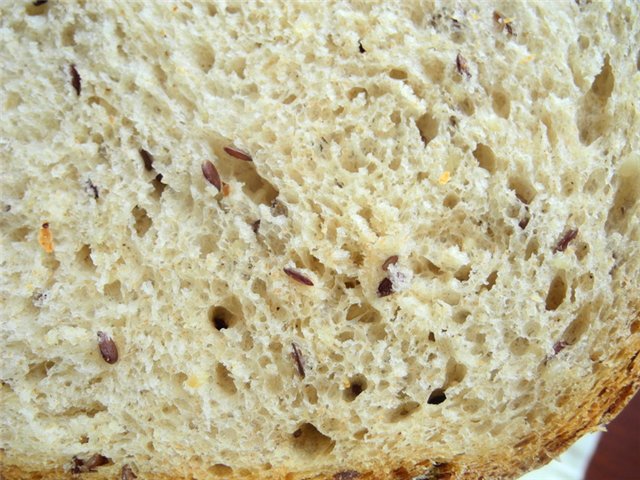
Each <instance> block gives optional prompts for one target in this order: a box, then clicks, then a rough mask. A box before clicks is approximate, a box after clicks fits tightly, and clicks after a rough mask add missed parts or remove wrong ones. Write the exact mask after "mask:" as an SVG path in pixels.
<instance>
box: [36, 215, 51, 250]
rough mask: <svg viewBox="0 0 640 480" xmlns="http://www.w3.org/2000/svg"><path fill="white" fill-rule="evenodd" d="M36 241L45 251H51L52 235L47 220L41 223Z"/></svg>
mask: <svg viewBox="0 0 640 480" xmlns="http://www.w3.org/2000/svg"><path fill="white" fill-rule="evenodd" d="M38 243H39V244H40V246H41V247H42V249H43V250H44V251H45V252H47V253H53V235H52V234H51V229H50V228H49V224H48V223H47V222H45V223H43V224H42V228H40V231H39V232H38Z"/></svg>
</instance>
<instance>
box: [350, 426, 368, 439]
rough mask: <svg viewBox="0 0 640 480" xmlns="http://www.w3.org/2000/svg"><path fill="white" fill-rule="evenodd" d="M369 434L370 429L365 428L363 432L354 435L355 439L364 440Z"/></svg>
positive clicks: (359, 431)
mask: <svg viewBox="0 0 640 480" xmlns="http://www.w3.org/2000/svg"><path fill="white" fill-rule="evenodd" d="M367 433H369V429H367V428H363V429H362V430H358V431H357V432H356V433H354V434H353V438H355V439H356V440H364V437H365V435H366V434H367Z"/></svg>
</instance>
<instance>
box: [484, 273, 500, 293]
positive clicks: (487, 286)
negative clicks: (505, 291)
mask: <svg viewBox="0 0 640 480" xmlns="http://www.w3.org/2000/svg"><path fill="white" fill-rule="evenodd" d="M497 279H498V271H497V270H494V271H493V272H491V273H490V274H489V276H488V277H487V279H486V280H485V282H484V284H483V285H482V287H481V289H484V290H487V291H489V290H491V289H492V288H493V287H494V285H495V284H496V280H497Z"/></svg>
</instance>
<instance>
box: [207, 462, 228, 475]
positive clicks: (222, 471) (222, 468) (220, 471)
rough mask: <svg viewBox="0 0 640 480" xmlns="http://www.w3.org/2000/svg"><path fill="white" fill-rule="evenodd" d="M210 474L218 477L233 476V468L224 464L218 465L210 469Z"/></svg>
mask: <svg viewBox="0 0 640 480" xmlns="http://www.w3.org/2000/svg"><path fill="white" fill-rule="evenodd" d="M209 473H211V474H213V475H216V476H218V477H228V476H229V475H233V468H231V467H229V466H228V465H224V464H222V463H216V464H215V465H213V466H211V467H209Z"/></svg>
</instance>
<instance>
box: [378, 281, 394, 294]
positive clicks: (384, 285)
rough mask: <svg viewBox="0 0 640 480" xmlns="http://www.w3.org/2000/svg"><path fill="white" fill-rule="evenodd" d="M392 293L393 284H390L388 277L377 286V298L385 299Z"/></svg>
mask: <svg viewBox="0 0 640 480" xmlns="http://www.w3.org/2000/svg"><path fill="white" fill-rule="evenodd" d="M392 293H393V283H392V282H391V279H390V278H389V277H385V278H384V279H383V280H382V281H381V282H380V283H379V284H378V296H379V297H386V296H388V295H391V294H392Z"/></svg>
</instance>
